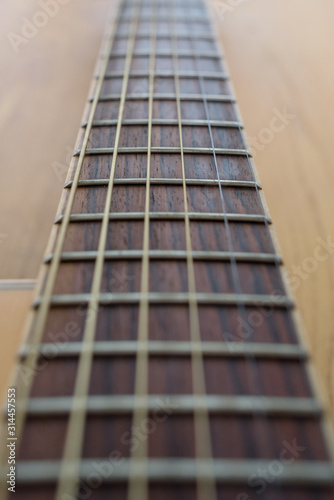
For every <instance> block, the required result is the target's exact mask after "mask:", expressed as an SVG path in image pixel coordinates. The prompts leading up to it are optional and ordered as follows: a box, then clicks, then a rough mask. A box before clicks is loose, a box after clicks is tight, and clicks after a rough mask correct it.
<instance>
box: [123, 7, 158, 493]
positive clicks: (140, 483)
mask: <svg viewBox="0 0 334 500" xmlns="http://www.w3.org/2000/svg"><path fill="white" fill-rule="evenodd" d="M153 6H154V0H152V3H151V16H152V20H151V23H150V26H151V36H150V45H151V54H150V64H149V67H150V71H149V75H150V76H149V102H148V139H147V171H146V195H145V218H144V235H143V258H142V269H141V272H142V275H141V286H140V293H141V298H140V304H139V318H138V341H139V342H141V343H143V344H144V349H138V351H137V355H136V375H135V400H134V412H133V427H134V428H138V427H140V426H141V424H142V422H143V421H144V420H145V419H146V418H147V416H148V377H149V353H148V336H149V295H148V294H149V267H150V255H149V249H150V189H151V184H150V178H151V147H152V119H153V99H154V97H153V94H154V71H155V52H156V30H157V25H156V23H155V22H154V14H155V9H154V8H153ZM142 398H144V400H145V404H144V405H143V406H141V405H139V404H138V400H139V399H142ZM138 459H140V473H141V477H138V462H137V463H136V460H138ZM147 459H148V441H147V440H146V439H145V440H144V441H142V442H141V443H140V445H139V446H138V448H137V449H135V450H134V451H133V452H132V453H131V462H130V477H129V485H128V500H147V499H148V496H149V493H148V491H149V490H148V479H147ZM139 475H140V474H139Z"/></svg>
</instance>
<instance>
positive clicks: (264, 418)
mask: <svg viewBox="0 0 334 500" xmlns="http://www.w3.org/2000/svg"><path fill="white" fill-rule="evenodd" d="M203 7H204V8H205V3H203ZM209 25H210V26H211V23H210V21H209ZM211 30H212V27H211ZM194 40H195V38H194V36H192V37H191V44H192V50H193V53H194V58H195V63H196V68H197V72H198V75H199V76H198V80H199V85H200V88H201V95H202V97H203V105H204V110H205V115H206V120H207V122H208V132H209V137H210V143H211V147H212V151H213V160H214V166H215V173H216V176H217V180H218V187H219V193H220V199H221V204H222V212H223V214H224V227H225V233H226V240H227V245H228V252H229V257H230V263H231V274H232V281H233V288H234V290H235V293H236V295H242V286H241V279H240V274H239V268H238V263H237V261H236V257H235V251H234V245H233V238H232V233H231V229H230V223H229V220H228V217H227V204H226V200H225V196H224V192H223V188H222V185H221V182H220V181H221V178H220V173H219V167H218V162H217V156H216V151H215V143H214V138H213V132H212V126H211V121H210V111H209V107H208V102H207V98H206V88H205V83H204V79H203V76H201V64H200V59H199V57H198V55H197V53H196V49H195V47H194ZM239 135H241V131H240V128H239ZM222 163H224V157H222ZM237 311H238V315H239V317H240V318H241V320H242V321H243V324H248V318H247V311H246V307H245V305H244V304H243V303H241V302H238V303H237ZM244 359H245V363H246V371H247V374H248V375H249V374H252V377H248V379H247V383H248V387H249V390H253V391H254V392H255V394H257V393H258V395H259V396H263V395H264V391H263V384H262V381H261V376H260V372H259V366H258V362H257V360H256V357H255V356H254V355H253V354H252V353H246V354H245V358H244ZM253 418H254V422H255V423H258V424H262V425H263V426H264V429H265V431H266V434H267V436H268V439H269V442H271V432H270V426H269V418H268V415H267V414H266V412H265V411H263V412H261V413H260V414H258V413H257V414H255V413H254V414H253Z"/></svg>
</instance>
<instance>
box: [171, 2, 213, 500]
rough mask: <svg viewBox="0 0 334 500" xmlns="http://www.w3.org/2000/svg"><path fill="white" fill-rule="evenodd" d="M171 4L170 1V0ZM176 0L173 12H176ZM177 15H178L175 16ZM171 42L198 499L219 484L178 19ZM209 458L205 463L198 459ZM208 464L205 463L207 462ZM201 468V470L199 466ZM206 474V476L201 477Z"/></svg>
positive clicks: (208, 496)
mask: <svg viewBox="0 0 334 500" xmlns="http://www.w3.org/2000/svg"><path fill="white" fill-rule="evenodd" d="M166 5H167V4H166ZM176 5H177V4H176V0H174V1H173V14H174V16H175V11H176ZM174 19H175V17H174ZM171 44H172V53H173V56H172V58H173V69H174V84H175V93H176V106H177V116H178V127H179V138H180V149H181V167H182V179H183V198H184V212H185V232H186V251H187V275H188V292H189V320H190V342H191V348H192V352H191V369H192V383H193V396H194V431H195V458H196V461H197V465H196V466H197V470H198V472H201V474H197V499H198V500H216V499H217V493H216V484H215V477H214V471H213V457H212V444H211V435H210V419H209V413H208V408H207V406H205V405H203V406H202V407H201V408H198V407H197V405H196V398H197V397H198V396H204V395H206V383H205V372H204V362H203V354H202V351H201V350H200V349H195V348H194V345H197V346H198V345H199V344H200V343H201V334H200V328H199V315H198V304H197V300H196V282H195V270H194V262H193V257H192V243H191V232H190V220H189V212H188V200H187V184H186V175H185V163H184V153H183V131H182V114H181V102H180V81H179V76H178V71H179V67H178V66H179V59H178V46H177V32H176V22H175V20H174V23H172V24H171ZM201 459H205V462H202V463H201V465H200V464H199V463H198V460H201ZM204 464H205V465H204ZM199 468H201V470H199ZM203 474H204V475H205V476H206V480H204V479H202V480H201V479H200V477H203Z"/></svg>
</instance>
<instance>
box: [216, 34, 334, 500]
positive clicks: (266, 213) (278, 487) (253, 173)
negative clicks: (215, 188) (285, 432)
mask: <svg viewBox="0 0 334 500" xmlns="http://www.w3.org/2000/svg"><path fill="white" fill-rule="evenodd" d="M212 29H213V28H212ZM215 47H216V50H217V51H218V52H220V53H221V54H222V55H224V51H223V48H222V46H221V45H219V44H218V42H217V38H216V36H215ZM224 71H225V73H226V75H227V79H226V83H227V85H228V87H229V90H230V92H231V93H232V94H233V95H235V91H234V86H233V84H232V80H231V78H230V71H229V68H228V65H227V61H226V58H225V57H224ZM231 106H232V108H233V111H234V115H235V117H236V118H237V121H238V124H237V126H238V131H239V136H240V138H241V141H242V146H243V149H244V150H245V152H246V158H247V163H248V166H249V171H250V173H251V176H252V180H253V182H255V190H256V195H257V199H258V200H259V202H260V207H261V213H262V214H263V216H264V225H265V228H266V233H267V235H268V240H269V245H270V252H271V253H272V254H273V255H277V252H276V246H278V242H277V240H276V241H275V242H274V234H273V232H272V230H271V227H270V225H269V221H268V218H269V210H268V207H267V205H266V202H265V200H264V196H263V194H261V193H262V192H260V191H259V185H258V176H257V175H256V167H255V165H253V161H252V159H251V157H250V155H249V143H248V140H247V135H246V134H245V133H244V131H243V130H242V124H243V121H242V117H241V113H240V109H239V106H238V103H237V100H235V101H234V102H231ZM267 217H268V218H267ZM274 266H275V269H276V272H277V275H278V276H280V279H281V282H282V289H278V290H273V292H272V293H273V294H274V295H276V296H280V297H286V296H287V291H286V287H285V283H284V278H283V276H282V268H281V263H280V260H279V259H278V258H277V259H275V262H274ZM296 327H297V337H298V326H297V325H296ZM299 340H300V339H299ZM303 363H304V362H302V361H300V362H299V364H300V368H301V369H302V365H303ZM306 363H307V365H309V361H306ZM304 366H305V365H304ZM311 378H312V377H311ZM310 380H311V379H310ZM267 420H268V424H267V435H268V437H269V440H270V443H271V442H272V440H271V432H270V427H269V417H268V416H267ZM272 449H273V452H274V456H275V452H276V450H275V448H274V445H272ZM333 489H334V488H333ZM276 491H277V494H280V492H281V493H283V492H284V490H283V486H282V485H281V484H280V482H278V484H276Z"/></svg>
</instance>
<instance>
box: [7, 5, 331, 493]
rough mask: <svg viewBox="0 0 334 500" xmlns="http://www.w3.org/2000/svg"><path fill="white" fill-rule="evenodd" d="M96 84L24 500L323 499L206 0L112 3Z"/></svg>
mask: <svg viewBox="0 0 334 500" xmlns="http://www.w3.org/2000/svg"><path fill="white" fill-rule="evenodd" d="M92 88H93V94H92V97H91V98H90V99H89V103H88V107H87V112H86V116H85V119H84V123H83V126H82V129H81V132H80V134H79V139H78V141H79V142H78V150H77V151H76V152H75V154H74V157H73V161H72V164H71V168H70V172H69V177H68V181H67V183H66V185H65V189H64V195H63V197H62V201H61V204H60V212H59V216H58V217H57V219H56V221H55V227H54V230H53V234H52V238H51V243H50V245H49V250H50V251H49V253H48V255H47V257H46V259H45V262H44V264H43V271H42V279H41V280H40V287H39V291H38V294H37V297H36V299H35V301H34V304H33V307H34V313H33V315H32V319H31V325H30V329H29V335H28V337H27V342H26V344H25V345H24V346H23V347H22V350H21V353H20V357H21V363H20V367H19V370H18V376H17V390H18V395H19V401H18V407H17V411H18V414H17V437H18V441H17V453H18V462H17V494H18V495H19V498H20V499H21V498H22V499H30V498H34V499H39V498H41V499H42V498H43V500H44V499H56V500H64V499H67V500H70V499H71V500H73V499H84V498H88V496H91V495H93V498H94V499H95V498H96V499H98V500H100V499H101V500H102V499H105V498H110V497H112V498H115V499H116V500H123V499H127V500H149V499H150V500H161V499H163V500H172V499H173V500H176V499H181V498H189V499H191V500H192V499H194V500H195V499H197V500H220V499H223V498H224V500H232V499H233V500H235V499H238V500H249V499H250V498H254V496H257V494H260V493H263V498H266V499H269V500H276V499H277V500H279V499H281V498H282V499H283V498H284V499H285V500H286V499H288V500H292V499H294V500H295V499H299V498H300V499H303V500H311V499H314V498H317V499H320V500H327V499H328V500H329V499H330V498H332V494H333V484H334V475H333V469H332V464H331V445H330V439H331V438H330V436H329V433H328V431H327V425H326V420H325V418H324V416H323V411H322V407H321V404H320V403H319V401H318V397H317V390H316V388H315V386H314V381H313V376H312V370H311V369H310V363H309V359H308V353H307V351H306V350H305V347H304V346H303V344H302V342H301V339H300V333H299V330H298V328H297V326H296V321H295V312H294V305H293V302H292V300H291V298H290V297H289V295H288V293H287V291H286V287H285V283H284V275H283V273H282V262H281V258H280V257H279V255H278V254H277V251H276V248H275V246H274V243H273V238H272V229H271V220H270V217H269V214H268V212H267V210H266V204H265V202H264V198H263V194H262V189H261V185H260V184H259V181H258V177H257V173H256V171H255V167H254V163H253V160H252V156H251V153H250V151H249V148H248V145H247V140H246V137H245V134H244V131H243V127H242V124H241V121H240V117H239V114H238V111H237V107H236V103H235V96H234V95H233V91H232V90H231V85H230V82H229V78H228V76H227V73H226V68H225V66H224V63H223V61H222V58H221V55H220V53H219V52H218V49H217V45H216V41H215V38H214V35H213V32H212V28H211V24H210V21H209V18H208V12H207V10H206V7H205V5H204V4H203V3H202V1H198V0H186V1H185V2H182V3H181V2H176V1H174V2H167V1H164V0H160V1H156V0H152V1H144V0H142V1H141V0H136V1H134V0H123V1H121V2H120V5H119V9H118V13H117V15H116V18H115V20H114V22H113V23H112V29H111V32H110V33H109V34H108V37H107V41H106V43H105V45H104V47H103V50H102V53H101V57H100V58H99V61H98V65H97V75H96V77H95V78H94V81H93V86H92ZM7 486H8V485H4V484H3V487H4V488H5V489H7ZM87 495H88V496H87Z"/></svg>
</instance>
